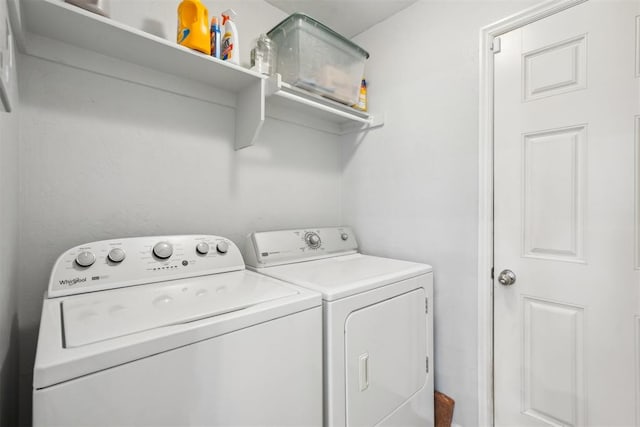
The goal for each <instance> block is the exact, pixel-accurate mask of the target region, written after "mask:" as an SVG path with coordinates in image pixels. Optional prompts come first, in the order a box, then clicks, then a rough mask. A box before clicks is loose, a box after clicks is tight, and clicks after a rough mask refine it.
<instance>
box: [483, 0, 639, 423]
mask: <svg viewBox="0 0 640 427" xmlns="http://www.w3.org/2000/svg"><path fill="white" fill-rule="evenodd" d="M500 39H501V51H500V52H499V53H496V54H495V56H494V59H495V105H494V108H495V123H494V126H495V130H494V132H495V134H494V147H495V159H494V164H495V171H494V172H495V175H494V177H495V182H494V185H495V187H494V191H495V193H494V196H495V200H494V214H495V224H494V232H495V235H494V242H495V247H494V251H495V253H494V258H495V259H494V265H495V281H494V339H495V341H494V345H495V347H494V365H495V378H494V381H495V382H494V386H495V423H496V425H505V426H506V425H508V426H538V425H553V426H558V425H594V426H614V425H619V426H632V425H640V424H639V421H637V417H638V414H636V411H637V409H636V408H637V407H639V406H640V401H639V400H638V399H639V398H638V395H639V394H640V388H639V387H640V366H639V360H640V354H639V350H640V304H639V298H640V293H639V290H638V288H639V283H640V278H639V275H640V274H639V273H640V271H639V270H638V269H639V267H640V259H639V255H638V251H637V241H638V233H639V229H640V226H639V219H638V216H637V213H636V206H637V204H638V200H640V197H639V196H640V195H639V193H638V192H639V191H640V190H639V189H640V181H639V179H638V168H639V167H640V158H639V154H638V153H639V152H640V147H639V145H640V88H639V84H638V83H639V80H640V1H632V0H627V1H597V0H592V1H588V2H586V3H583V4H580V5H578V6H574V7H572V8H570V9H568V10H565V11H563V12H560V13H557V14H555V15H553V16H550V17H548V18H545V19H542V20H540V21H537V22H535V23H533V24H530V25H527V26H525V27H522V28H520V29H517V30H514V31H512V32H510V33H507V34H505V35H504V36H502V37H500ZM503 270H511V271H512V272H513V273H514V275H515V283H513V284H511V285H504V284H501V283H500V281H499V278H500V273H501V272H502V271H503ZM503 281H505V282H507V283H508V282H509V278H508V277H507V278H506V280H503Z"/></svg>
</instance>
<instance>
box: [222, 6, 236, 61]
mask: <svg viewBox="0 0 640 427" xmlns="http://www.w3.org/2000/svg"><path fill="white" fill-rule="evenodd" d="M236 16H237V15H236V13H235V12H234V11H233V9H228V10H225V11H224V12H222V25H223V27H224V34H223V35H222V43H221V44H222V46H221V50H222V54H221V55H220V59H223V60H225V61H229V62H231V63H232V64H237V65H240V47H239V43H238V29H237V28H236V24H235V22H233V19H234V18H235V17H236Z"/></svg>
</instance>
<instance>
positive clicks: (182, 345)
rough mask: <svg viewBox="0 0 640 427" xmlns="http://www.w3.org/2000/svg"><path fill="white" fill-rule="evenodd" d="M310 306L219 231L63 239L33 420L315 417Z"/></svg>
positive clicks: (318, 384) (44, 329) (214, 421)
mask: <svg viewBox="0 0 640 427" xmlns="http://www.w3.org/2000/svg"><path fill="white" fill-rule="evenodd" d="M321 307H322V298H321V296H320V294H318V293H315V292H313V291H309V290H307V289H304V288H299V287H297V286H293V285H291V284H288V283H285V282H282V281H279V280H275V279H272V278H269V277H267V276H264V275H260V274H257V273H254V272H252V271H247V270H245V266H244V262H243V259H242V256H241V254H240V252H239V250H238V248H237V247H236V245H235V244H234V243H233V242H231V241H229V240H228V239H225V238H222V237H217V236H206V235H198V236H165V237H145V238H128V239H118V240H107V241H100V242H94V243H88V244H85V245H82V246H78V247H75V248H72V249H70V250H68V251H66V252H65V253H64V254H62V255H61V256H60V258H59V259H58V260H57V262H56V263H55V266H54V268H53V271H52V273H51V279H50V282H49V289H48V294H47V295H46V297H45V300H44V304H43V309H42V320H41V324H40V334H39V338H38V349H37V355H36V362H35V368H34V390H33V420H34V425H35V426H45V425H52V426H53V425H57V426H60V425H64V426H121V425H139V426H143V425H144V426H187V425H198V426H210V425H219V426H233V425H238V426H239V425H242V426H248V425H260V426H264V425H273V426H276V425H277V426H284V425H288V426H303V425H304V426H311V425H316V426H318V425H321V424H322V308H321Z"/></svg>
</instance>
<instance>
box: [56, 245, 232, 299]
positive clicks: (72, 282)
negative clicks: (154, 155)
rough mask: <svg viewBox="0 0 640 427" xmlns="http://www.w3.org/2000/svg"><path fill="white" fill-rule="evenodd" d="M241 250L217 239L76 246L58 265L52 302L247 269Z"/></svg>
mask: <svg viewBox="0 0 640 427" xmlns="http://www.w3.org/2000/svg"><path fill="white" fill-rule="evenodd" d="M243 269H244V262H243V259H242V255H241V254H240V251H239V249H238V247H237V246H236V245H235V244H234V243H233V242H232V241H231V240H229V239H226V238H224V237H219V236H211V235H188V236H154V237H134V238H125V239H114V240H102V241H98V242H93V243H86V244H83V245H80V246H76V247H74V248H71V249H69V250H67V251H66V252H64V253H63V254H62V255H60V257H59V258H58V260H57V261H56V263H55V265H54V267H53V270H52V272H51V277H50V279H49V292H48V297H49V298H54V297H59V296H64V295H72V294H79V293H85V292H94V291H100V290H105V289H113V288H122V287H126V286H134V285H140V284H144V283H153V282H161V281H166V280H175V279H182V278H186V277H194V276H203V275H206V274H215V273H225V272H228V271H236V270H243Z"/></svg>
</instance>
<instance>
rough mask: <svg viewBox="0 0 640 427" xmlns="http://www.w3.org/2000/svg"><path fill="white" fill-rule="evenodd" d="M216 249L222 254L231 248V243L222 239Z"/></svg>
mask: <svg viewBox="0 0 640 427" xmlns="http://www.w3.org/2000/svg"><path fill="white" fill-rule="evenodd" d="M216 250H217V251H218V252H219V253H221V254H226V253H227V251H228V250H229V244H228V243H227V242H225V241H224V240H222V241H220V242H218V244H217V245H216Z"/></svg>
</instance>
